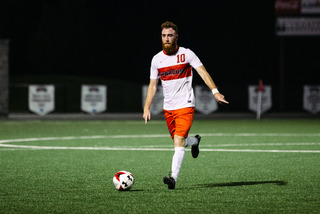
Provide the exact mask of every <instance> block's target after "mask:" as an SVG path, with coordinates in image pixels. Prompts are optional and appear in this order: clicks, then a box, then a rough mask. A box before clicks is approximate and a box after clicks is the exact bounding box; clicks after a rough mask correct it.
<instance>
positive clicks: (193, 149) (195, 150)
mask: <svg viewBox="0 0 320 214" xmlns="http://www.w3.org/2000/svg"><path fill="white" fill-rule="evenodd" d="M194 137H195V138H197V139H198V143H197V144H196V145H193V146H192V147H191V154H192V157H193V158H197V157H198V155H199V144H200V140H201V137H200V135H198V134H197V135H196V136H194Z"/></svg>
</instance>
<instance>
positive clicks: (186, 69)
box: [158, 63, 192, 81]
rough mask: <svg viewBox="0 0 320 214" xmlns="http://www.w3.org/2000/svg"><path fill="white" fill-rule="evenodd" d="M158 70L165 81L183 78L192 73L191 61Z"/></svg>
mask: <svg viewBox="0 0 320 214" xmlns="http://www.w3.org/2000/svg"><path fill="white" fill-rule="evenodd" d="M158 71H159V75H160V78H161V80H163V81H167V80H175V79H181V78H185V77H189V76H191V75H192V69H191V66H190V64H189V63H185V64H181V65H174V66H169V67H164V68H159V69H158Z"/></svg>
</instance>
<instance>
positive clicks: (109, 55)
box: [0, 0, 320, 91]
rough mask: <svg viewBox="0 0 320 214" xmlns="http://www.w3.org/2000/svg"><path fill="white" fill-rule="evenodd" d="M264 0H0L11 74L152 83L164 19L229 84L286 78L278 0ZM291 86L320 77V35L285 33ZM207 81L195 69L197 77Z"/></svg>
mask: <svg viewBox="0 0 320 214" xmlns="http://www.w3.org/2000/svg"><path fill="white" fill-rule="evenodd" d="M273 4H274V3H273V1H271V0H263V1H239V0H229V1H201V0H199V1H191V0H184V1H183V0H171V1H147V0H144V1H105V0H28V1H26V0H1V1H0V26H1V28H0V38H9V39H10V75H20V74H30V75H33V74H37V75H39V74H40V75H53V74H54V75H60V74H61V75H62V74H68V75H84V76H96V77H102V78H115V79H126V80H134V81H135V82H139V83H148V81H149V67H150V61H151V59H152V57H153V55H155V54H156V53H157V52H158V51H160V50H161V40H160V25H161V23H162V22H164V21H166V20H170V21H173V22H175V23H176V24H177V25H178V27H179V45H180V46H183V47H187V48H190V49H191V50H193V51H194V52H195V53H196V54H197V55H198V56H199V58H200V59H201V61H202V62H203V63H204V65H205V67H206V68H207V70H208V71H209V73H211V75H212V76H213V78H214V80H216V81H217V82H218V85H219V83H220V84H222V85H223V86H224V87H225V88H226V90H233V89H234V88H235V87H242V86H243V87H246V86H247V85H248V84H256V83H257V82H258V79H259V78H263V80H264V82H265V83H266V84H272V85H274V86H275V90H277V87H279V85H281V84H280V83H279V81H280V80H279V78H280V74H279V65H280V60H279V50H280V48H279V47H280V38H278V37H276V36H275V32H274V25H275V14H274V5H273ZM282 42H283V47H284V53H285V54H284V65H285V87H286V89H285V90H287V91H290V90H291V87H299V90H301V87H302V85H303V84H318V83H319V80H318V78H317V77H318V76H319V75H318V73H319V68H320V66H319V54H318V53H319V48H320V42H319V38H318V37H300V38H283V40H282ZM197 81H200V80H199V78H197V77H195V82H197Z"/></svg>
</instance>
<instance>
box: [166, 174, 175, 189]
mask: <svg viewBox="0 0 320 214" xmlns="http://www.w3.org/2000/svg"><path fill="white" fill-rule="evenodd" d="M163 183H165V184H167V185H168V189H174V188H175V186H176V181H175V180H174V178H173V177H170V178H168V177H167V176H165V177H163Z"/></svg>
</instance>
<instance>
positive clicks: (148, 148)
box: [0, 133, 320, 153]
mask: <svg viewBox="0 0 320 214" xmlns="http://www.w3.org/2000/svg"><path fill="white" fill-rule="evenodd" d="M200 135H201V136H238V137H253V136H257V137H259V136H305V137H307V136H310V137H313V136H320V133H319V134H318V133H316V134H314V133H294V134H291V133H280V134H279V133H236V134H232V133H212V134H210V133H209V134H208V133H206V134H200ZM159 137H168V135H167V134H151V135H110V136H108V135H96V136H68V137H42V138H24V139H6V140H0V147H6V148H11V149H13V148H19V149H56V150H59V149H60V150H62V149H64V150H68V149H70V150H129V151H130V150H132V151H173V148H172V147H171V146H170V148H159V147H163V146H161V145H159V146H141V147H138V148H134V147H125V146H124V147H66V146H32V145H30V146H29V145H12V144H7V143H17V142H36V141H55V140H59V141H61V140H90V139H116V138H119V139H121V138H122V139H125V138H159ZM293 145H320V143H319V142H309V143H261V144H257V143H256V144H220V145H203V146H201V147H208V146H210V147H230V146H233V147H239V146H242V147H243V146H293ZM201 151H217V152H291V153H298V152H299V153H320V151H318V150H259V149H258V150H256V149H205V148H202V149H201Z"/></svg>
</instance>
